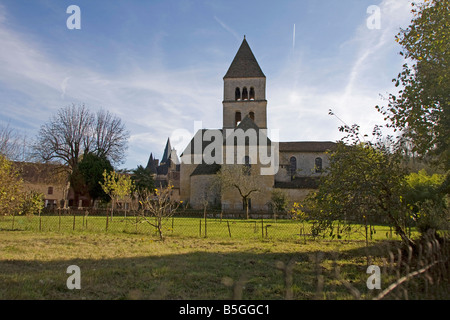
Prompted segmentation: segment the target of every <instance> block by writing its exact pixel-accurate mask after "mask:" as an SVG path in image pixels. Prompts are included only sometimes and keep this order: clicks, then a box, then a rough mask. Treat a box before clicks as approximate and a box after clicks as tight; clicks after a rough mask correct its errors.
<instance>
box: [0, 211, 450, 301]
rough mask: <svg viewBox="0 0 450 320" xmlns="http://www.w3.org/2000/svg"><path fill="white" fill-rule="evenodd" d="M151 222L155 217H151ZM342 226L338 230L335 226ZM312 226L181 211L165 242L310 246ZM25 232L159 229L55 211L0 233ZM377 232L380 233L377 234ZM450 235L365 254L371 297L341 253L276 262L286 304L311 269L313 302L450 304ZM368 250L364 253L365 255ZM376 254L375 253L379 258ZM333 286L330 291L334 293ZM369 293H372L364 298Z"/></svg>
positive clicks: (129, 217) (381, 234) (362, 231)
mask: <svg viewBox="0 0 450 320" xmlns="http://www.w3.org/2000/svg"><path fill="white" fill-rule="evenodd" d="M150 219H151V218H150ZM337 227H339V226H337ZM313 229H314V225H313V224H311V223H308V222H302V221H296V220H293V219H289V217H283V218H280V217H278V218H277V219H275V218H274V217H267V216H265V215H259V216H253V217H252V218H251V219H243V218H242V217H239V216H238V217H236V216H235V215H227V214H223V213H222V212H219V211H209V212H208V213H207V214H206V215H204V213H203V212H201V211H183V212H180V213H179V214H178V215H175V216H173V217H170V218H167V219H164V223H163V232H164V234H165V236H166V237H171V236H173V237H195V238H220V239H225V238H227V239H263V240H295V241H297V242H303V241H304V242H305V243H306V242H307V241H309V240H311V239H314V238H315V235H314V234H313V232H312V230H313ZM2 230H5V231H7V230H23V231H32V232H69V233H70V232H96V233H98V232H108V233H113V232H122V233H133V234H147V235H150V236H157V235H158V231H157V229H156V228H155V227H154V226H152V225H150V224H149V223H146V221H145V220H144V219H142V218H141V217H140V216H139V215H138V214H137V213H135V212H132V211H116V212H113V213H112V214H111V212H109V211H107V210H104V209H96V210H94V209H92V208H90V209H86V210H76V209H67V210H62V209H60V210H58V209H55V210H51V211H45V212H44V213H42V214H40V215H32V216H14V217H13V216H3V217H0V231H2ZM371 230H372V231H374V232H371V236H373V239H372V240H377V239H380V240H386V239H388V240H389V239H392V240H400V238H399V237H398V236H396V235H395V233H393V232H392V229H391V228H390V227H389V226H371ZM375 231H376V232H375ZM350 236H351V237H352V238H351V239H350V240H361V241H362V240H366V238H365V237H367V228H365V226H362V225H361V226H357V225H355V226H354V230H353V232H352V233H351V234H350ZM448 239H449V236H448V234H444V235H443V237H440V238H436V237H435V234H427V235H426V237H425V238H422V239H421V240H420V241H418V242H417V243H416V244H415V245H414V247H412V246H405V245H404V244H402V242H401V241H385V242H383V243H386V245H384V244H383V245H374V246H371V247H367V246H366V247H364V249H361V250H362V251H361V257H364V259H365V260H366V261H365V263H363V264H365V265H366V267H368V266H377V267H378V268H379V272H380V274H379V277H380V279H382V287H380V288H376V290H368V289H367V286H369V283H366V282H365V280H366V279H367V277H369V275H368V274H366V273H365V270H364V271H363V272H361V274H362V275H363V276H362V277H361V279H359V280H358V279H353V280H350V279H349V278H348V274H349V273H351V271H349V270H346V268H348V267H350V266H347V265H346V264H342V263H341V262H342V260H340V257H339V255H340V254H342V253H340V252H332V253H330V252H312V253H311V254H310V256H309V261H307V262H305V259H304V257H301V258H299V259H298V261H297V260H296V259H295V257H294V258H292V259H291V261H289V262H286V261H285V262H281V261H280V262H278V263H277V264H276V268H277V269H279V270H280V272H282V274H283V276H284V280H285V281H284V284H285V286H284V298H285V299H296V298H298V297H297V296H296V290H297V287H296V285H295V282H296V281H295V278H296V277H302V276H303V274H302V273H300V271H299V270H301V268H300V267H299V266H301V265H304V264H305V263H308V266H309V268H310V269H311V271H310V272H312V273H314V274H315V286H316V289H315V296H314V297H313V298H314V299H333V293H332V292H333V291H335V289H333V286H342V287H344V288H345V290H346V291H347V292H348V298H349V299H374V300H381V299H444V300H446V299H448V298H449V296H450V294H449V292H450V290H449V289H450V282H449V280H450V268H449V256H450V243H449V241H448ZM364 250H366V251H364ZM374 250H375V251H374ZM225 280H226V281H224V283H225V284H226V285H227V286H229V287H230V295H231V296H232V297H233V298H234V299H239V298H240V297H242V296H243V294H244V293H245V292H243V290H245V287H246V286H245V281H246V280H245V279H244V278H243V279H234V280H233V279H225ZM330 286H331V287H330ZM367 292H369V293H368V294H367Z"/></svg>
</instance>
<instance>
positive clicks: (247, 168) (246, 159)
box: [244, 156, 252, 175]
mask: <svg viewBox="0 0 450 320" xmlns="http://www.w3.org/2000/svg"><path fill="white" fill-rule="evenodd" d="M244 166H245V168H244V170H245V171H244V172H245V174H247V175H250V173H251V170H252V165H251V163H250V157H249V156H245V157H244Z"/></svg>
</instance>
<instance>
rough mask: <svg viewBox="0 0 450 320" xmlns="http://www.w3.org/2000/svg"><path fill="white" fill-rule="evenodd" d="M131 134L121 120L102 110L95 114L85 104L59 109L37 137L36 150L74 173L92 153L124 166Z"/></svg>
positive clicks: (44, 157)
mask: <svg viewBox="0 0 450 320" xmlns="http://www.w3.org/2000/svg"><path fill="white" fill-rule="evenodd" d="M128 138H129V132H128V131H127V130H126V129H125V126H124V124H123V123H122V121H121V120H120V119H119V118H118V117H116V116H114V115H112V114H111V113H109V112H108V111H104V110H100V111H99V112H98V113H97V114H94V113H92V112H91V111H90V110H89V109H88V108H87V107H86V106H85V105H81V106H77V105H75V104H73V105H71V106H68V107H65V108H62V109H60V110H59V111H58V112H57V114H56V115H54V116H53V117H51V119H50V120H49V122H47V123H46V124H44V125H43V126H42V127H41V129H40V131H39V134H38V137H37V141H36V142H35V144H34V146H33V149H34V152H35V154H36V155H37V156H38V157H39V158H40V159H42V160H44V161H57V162H62V163H63V164H65V165H67V167H68V169H69V170H70V171H71V172H73V171H74V169H75V168H76V167H77V166H78V162H79V161H80V157H81V156H82V155H83V154H85V153H89V152H92V153H94V154H97V155H104V156H106V157H107V158H108V159H109V160H110V161H111V162H112V163H115V164H118V163H121V162H122V161H123V159H124V156H125V150H126V148H127V140H128Z"/></svg>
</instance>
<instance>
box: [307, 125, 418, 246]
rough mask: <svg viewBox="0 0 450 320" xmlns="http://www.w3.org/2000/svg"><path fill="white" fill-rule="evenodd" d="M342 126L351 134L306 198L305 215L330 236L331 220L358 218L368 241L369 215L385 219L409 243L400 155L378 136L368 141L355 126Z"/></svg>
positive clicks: (357, 220)
mask: <svg viewBox="0 0 450 320" xmlns="http://www.w3.org/2000/svg"><path fill="white" fill-rule="evenodd" d="M341 129H342V131H345V132H348V133H349V135H348V136H347V137H345V138H343V139H342V141H340V142H339V143H338V144H337V148H336V150H335V151H334V152H332V153H331V154H330V166H329V168H328V169H327V174H326V175H325V176H323V177H322V180H321V183H320V185H319V189H318V191H317V192H316V193H315V194H313V195H312V196H311V197H310V198H309V199H308V201H307V204H308V205H307V206H308V209H309V210H310V213H309V214H310V215H311V217H313V218H314V219H317V220H318V223H317V225H316V229H317V230H316V232H326V231H329V232H330V234H331V235H333V232H334V228H333V223H334V222H335V221H343V222H344V223H345V222H359V223H362V224H364V225H365V229H366V240H367V237H368V226H369V225H370V222H371V221H370V219H371V218H376V219H380V218H386V219H388V220H389V221H390V222H391V224H392V226H393V227H394V228H395V230H396V232H397V233H398V234H399V235H400V236H401V238H402V240H403V241H404V242H405V243H408V244H412V243H413V242H412V240H411V239H410V238H409V237H408V235H407V233H406V228H405V225H406V221H407V219H408V218H409V217H408V215H407V214H405V208H404V207H405V205H404V203H402V201H401V198H402V192H403V183H404V176H405V172H404V170H403V167H402V166H401V157H400V156H399V155H398V154H393V153H391V151H390V150H389V148H386V147H385V145H383V144H382V143H381V142H379V140H380V137H379V136H378V140H377V142H376V143H368V142H364V141H362V139H360V137H359V131H358V127H357V126H353V127H348V126H343V127H342V128H341ZM374 134H375V135H379V134H380V133H379V132H378V131H377V130H374ZM346 141H347V143H345V142H346ZM348 141H350V142H351V143H348ZM347 229H348V228H347Z"/></svg>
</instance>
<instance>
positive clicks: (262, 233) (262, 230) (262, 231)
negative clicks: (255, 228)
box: [261, 218, 264, 238]
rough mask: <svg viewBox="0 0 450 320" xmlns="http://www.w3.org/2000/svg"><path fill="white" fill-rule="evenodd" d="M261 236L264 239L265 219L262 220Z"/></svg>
mask: <svg viewBox="0 0 450 320" xmlns="http://www.w3.org/2000/svg"><path fill="white" fill-rule="evenodd" d="M261 235H262V237H263V238H264V218H261Z"/></svg>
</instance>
